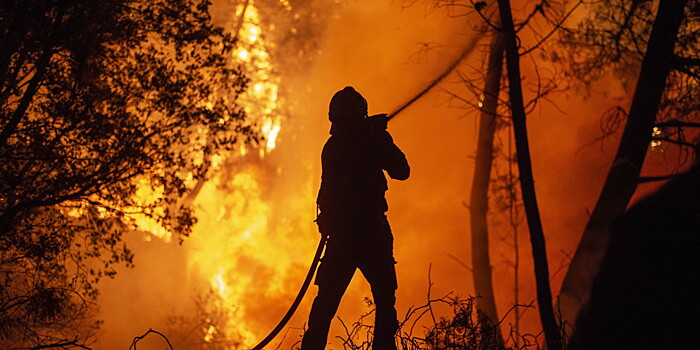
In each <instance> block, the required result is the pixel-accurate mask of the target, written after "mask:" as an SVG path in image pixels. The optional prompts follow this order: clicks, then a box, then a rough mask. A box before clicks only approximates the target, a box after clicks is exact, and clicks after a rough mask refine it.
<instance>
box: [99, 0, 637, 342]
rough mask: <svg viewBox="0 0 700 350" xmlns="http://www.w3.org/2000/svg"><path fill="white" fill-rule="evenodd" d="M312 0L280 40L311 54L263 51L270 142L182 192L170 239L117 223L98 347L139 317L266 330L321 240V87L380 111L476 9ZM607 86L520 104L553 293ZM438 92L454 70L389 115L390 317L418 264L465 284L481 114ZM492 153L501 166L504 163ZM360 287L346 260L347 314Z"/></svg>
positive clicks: (422, 74) (298, 324) (406, 296)
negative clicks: (118, 243)
mask: <svg viewBox="0 0 700 350" xmlns="http://www.w3.org/2000/svg"><path fill="white" fill-rule="evenodd" d="M310 3H311V4H312V5H313V2H310ZM292 5H293V4H292ZM318 6H319V9H318V12H317V14H316V16H320V17H321V18H324V20H323V21H325V22H324V26H323V27H322V28H320V29H319V30H318V33H315V34H316V35H317V36H316V37H313V38H296V39H294V40H295V41H292V42H293V43H298V42H302V43H303V42H304V40H314V41H315V42H316V44H315V45H313V55H314V56H313V57H314V58H313V59H312V60H311V61H309V62H310V63H309V64H308V65H304V66H303V67H301V68H300V66H299V65H294V64H292V63H289V62H290V61H294V60H292V59H291V58H290V57H275V49H277V53H278V54H279V53H280V52H285V53H288V52H292V51H293V50H289V45H291V44H289V41H288V40H290V39H289V38H288V37H285V36H279V37H277V36H275V37H272V36H270V37H268V38H267V39H269V40H270V42H268V45H271V46H270V47H271V52H272V58H273V63H275V62H287V63H286V64H280V65H279V68H278V69H276V70H275V73H276V74H278V75H279V78H280V80H279V90H280V92H279V103H280V105H282V106H283V107H282V109H283V110H284V117H283V118H282V120H281V124H280V125H281V130H280V132H279V137H278V138H277V140H276V141H277V145H276V147H275V148H274V149H272V150H271V151H269V152H268V153H266V154H265V155H264V157H260V156H259V155H258V154H257V153H255V152H251V153H249V154H247V155H245V156H240V157H232V158H231V159H228V160H226V161H223V162H222V164H221V168H220V170H219V172H218V174H219V175H217V177H216V178H215V179H212V180H211V181H209V182H208V183H207V184H206V185H205V186H204V187H203V189H202V191H201V193H200V194H199V195H198V197H197V199H196V201H195V203H194V207H195V209H196V210H197V211H196V213H197V215H198V217H199V222H198V224H197V225H196V226H195V228H194V231H193V233H192V236H191V237H190V238H187V239H185V240H184V242H183V243H182V244H181V245H180V244H178V243H177V240H174V241H170V242H168V241H166V240H163V239H161V238H159V237H155V236H153V235H150V234H148V233H144V232H140V233H133V234H131V235H129V238H128V239H129V244H130V247H131V248H132V249H133V250H134V252H135V254H136V258H135V265H136V267H135V268H133V269H122V270H121V271H120V272H119V274H118V275H117V277H116V278H115V279H114V280H109V281H104V282H102V287H101V290H102V296H101V299H100V300H101V304H100V315H99V317H100V318H101V319H103V320H104V324H103V326H102V328H103V332H102V335H101V338H100V340H99V343H98V344H99V346H97V348H100V349H125V348H128V346H129V344H130V343H131V341H132V339H133V337H134V336H137V335H141V334H143V333H144V332H145V331H146V330H148V329H149V328H153V329H156V330H159V331H162V332H164V333H166V334H168V335H169V337H172V338H173V339H174V338H178V339H183V338H186V337H187V336H191V337H194V338H197V337H198V340H199V341H200V342H201V341H204V337H205V336H206V335H207V334H209V335H210V336H212V337H214V338H213V339H219V338H216V337H217V334H218V336H221V335H227V336H228V337H229V339H230V340H231V341H232V342H231V343H229V345H231V346H232V347H233V348H236V347H238V346H240V348H248V347H250V346H252V345H253V344H254V343H256V341H258V340H259V339H261V338H262V337H264V335H265V334H266V332H267V331H269V330H271V329H272V328H273V327H274V326H275V324H276V323H277V321H278V320H279V318H280V317H281V316H282V315H283V314H284V312H285V311H286V309H287V307H288V306H289V305H290V303H291V302H292V300H293V298H294V296H295V294H296V292H297V290H298V288H299V286H300V285H301V282H302V281H303V278H304V275H305V273H306V269H307V268H308V265H309V264H310V263H311V258H312V256H313V252H314V249H315V246H316V244H317V242H318V239H319V234H318V233H317V232H316V228H315V225H314V224H313V222H312V221H313V219H314V217H315V196H316V192H317V190H318V185H319V181H320V152H321V148H322V146H323V143H324V142H325V140H326V139H327V137H328V130H329V127H330V122H329V121H328V119H327V107H328V101H329V100H330V97H331V96H332V95H333V93H335V92H336V91H337V90H339V89H342V88H343V87H344V86H346V85H351V86H354V87H355V88H356V89H357V90H358V91H359V92H361V93H362V94H363V95H364V96H365V98H366V99H367V100H368V102H369V112H370V113H371V114H374V113H387V112H391V111H393V110H395V109H396V108H397V107H398V106H399V105H400V104H401V103H403V102H405V101H407V100H408V99H410V98H411V97H413V95H415V94H416V93H417V92H418V91H420V89H422V88H423V87H424V86H425V85H426V84H428V83H429V82H430V81H432V80H433V79H435V77H437V76H438V75H439V74H440V73H442V71H443V70H444V69H445V68H446V67H448V66H449V65H450V64H451V63H452V61H453V60H454V59H456V58H457V57H458V56H459V54H460V53H461V52H462V50H463V48H464V47H465V45H467V44H468V43H469V42H471V41H472V39H473V37H474V36H480V35H482V34H480V33H478V32H475V31H474V30H473V29H472V28H474V25H476V24H478V19H477V18H476V17H473V18H472V17H469V16H465V17H451V16H449V14H448V13H446V12H443V11H440V10H432V11H427V10H426V8H427V7H425V6H422V5H420V4H419V5H414V6H412V7H408V8H402V7H401V5H400V4H398V3H385V2H377V1H371V0H356V1H349V2H343V3H340V4H338V5H337V6H336V7H333V8H330V7H328V6H326V5H324V6H323V7H321V5H318ZM215 10H216V11H217V12H216V17H215V19H216V20H217V21H221V23H227V22H226V18H227V16H230V17H234V16H235V15H236V13H235V12H236V6H233V5H231V4H229V3H225V2H223V1H221V2H217V3H216V4H215ZM305 10H306V13H311V12H313V11H308V9H305ZM292 11H293V10H292ZM261 16H263V14H262V13H261ZM265 28H267V27H266V26H263V31H264V30H265ZM291 28H293V23H292V24H291V25H290V30H291ZM263 38H265V37H264V33H263ZM487 44H488V38H484V39H483V40H481V41H480V42H479V45H480V46H478V47H477V48H476V49H475V51H474V52H473V53H472V54H471V55H470V56H469V57H468V58H467V60H466V61H465V62H463V64H462V65H461V66H460V70H463V71H468V70H470V69H473V68H474V67H477V68H478V67H481V66H482V64H481V63H480V62H481V60H482V59H483V58H484V51H485V48H484V47H483V46H485V45H487ZM285 45H287V46H285ZM295 45H296V44H295ZM283 49H284V50H283ZM307 54H309V53H308V52H307ZM275 60H276V61H275ZM305 62H306V61H305ZM285 67H287V68H288V70H285ZM523 74H524V75H525V76H526V80H527V79H530V80H532V79H535V78H534V77H535V76H534V71H533V70H532V69H531V67H529V68H528V67H527V66H525V67H524V71H523ZM254 84H255V81H251V86H252V85H254ZM618 85H619V84H616V83H614V82H606V83H600V84H596V85H594V86H593V90H592V93H590V94H589V95H588V96H587V97H586V96H582V94H577V93H573V92H569V93H567V94H559V95H556V96H552V97H551V99H552V102H553V103H543V104H541V105H540V106H539V107H538V108H536V109H535V110H534V111H533V112H532V113H531V114H530V116H529V120H528V123H529V125H528V126H529V131H530V142H531V149H532V153H533V154H532V158H533V167H534V176H535V180H536V187H537V191H538V195H539V201H540V205H541V212H542V220H543V224H544V229H545V235H546V238H547V248H548V252H549V258H550V259H549V262H550V271H552V281H553V282H552V285H553V288H554V290H553V294H554V295H556V294H557V290H558V287H559V285H560V283H561V278H562V277H563V275H564V272H565V266H566V264H567V263H568V260H567V256H569V255H571V254H573V251H574V249H575V244H576V242H577V241H578V239H579V237H580V234H581V232H582V231H583V227H584V225H585V222H586V219H587V212H586V210H587V209H590V208H592V207H593V205H594V203H595V199H596V196H597V194H598V192H599V190H600V186H601V184H602V181H603V179H604V175H605V173H606V172H607V169H608V167H609V165H610V164H609V162H610V160H611V159H612V156H613V150H614V149H615V147H616V143H617V139H615V138H612V139H610V140H608V141H606V142H604V143H602V144H600V143H594V144H592V145H588V144H591V143H593V141H594V140H595V139H596V138H597V137H598V136H600V128H599V120H600V116H601V115H602V113H603V112H604V111H605V110H607V109H608V108H610V106H612V105H614V104H622V105H623V106H626V103H625V102H624V101H626V94H625V92H624V90H623V89H622V88H621V87H620V86H618ZM447 91H449V92H452V93H455V94H464V95H468V94H469V93H468V92H467V91H466V89H465V88H464V87H463V85H462V84H461V83H460V79H459V78H458V77H457V76H456V75H455V74H452V75H450V76H449V77H448V78H447V79H446V80H445V81H444V82H443V83H441V84H440V85H439V87H437V88H436V89H433V90H432V91H431V92H430V93H429V94H427V95H426V96H424V97H423V98H422V99H420V100H419V101H418V102H416V103H415V104H413V105H412V106H411V107H409V108H408V109H407V110H405V111H404V112H403V113H402V114H400V115H399V116H398V117H396V118H395V119H394V120H393V121H392V122H391V123H390V125H389V130H390V132H391V133H392V135H393V137H394V140H395V142H396V144H397V145H399V147H401V148H402V149H403V151H404V153H405V154H406V156H407V158H408V161H409V163H410V165H411V169H412V174H411V178H410V179H409V180H407V181H405V182H396V181H390V182H389V191H388V192H387V198H388V201H389V208H390V209H389V212H388V216H389V221H390V223H391V225H392V230H393V232H394V236H395V254H396V260H397V261H398V265H397V272H398V279H399V290H398V292H397V299H398V301H397V310H398V312H399V318H402V317H403V314H405V312H406V310H407V309H408V308H409V307H410V306H413V305H421V304H424V303H425V302H426V300H427V299H426V297H427V296H426V293H427V289H428V271H429V268H430V269H431V276H430V278H431V280H432V282H433V284H434V285H433V286H432V290H431V293H432V296H433V297H436V296H437V297H440V296H443V295H445V294H446V293H448V292H450V291H454V292H455V293H457V294H459V295H461V296H468V295H473V294H474V292H473V285H472V276H471V273H470V271H469V268H470V265H471V256H470V249H471V248H470V243H469V242H470V236H469V229H468V227H469V216H468V210H467V208H466V207H465V204H464V203H465V202H467V200H468V198H469V192H470V188H469V186H470V184H471V176H472V172H473V155H474V154H475V145H476V136H475V135H476V129H477V126H478V125H477V121H476V120H477V119H476V116H477V115H478V114H477V113H475V111H474V110H470V109H468V108H466V107H464V106H462V105H460V104H459V103H457V102H456V101H455V100H454V99H453V98H452V97H450V95H449V94H448V93H447ZM584 97H585V98H584ZM554 104H556V107H555V106H554ZM500 137H501V138H502V139H503V140H506V137H507V136H506V134H505V133H502V135H500ZM586 145H588V146H586ZM498 167H499V169H500V171H504V169H505V167H506V165H505V163H502V164H500V165H498ZM499 220H500V221H499ZM493 221H494V225H493V227H492V232H491V235H492V236H491V237H492V238H491V240H492V242H493V244H492V249H491V261H492V264H493V265H494V272H493V275H494V287H495V289H496V300H497V306H498V312H499V315H504V314H505V313H506V312H507V311H508V309H509V308H510V307H511V305H512V304H513V268H512V266H511V264H512V259H513V255H514V251H513V247H512V246H511V245H510V238H508V237H509V235H511V233H510V232H508V231H507V228H506V227H505V225H504V224H503V221H502V218H499V217H498V215H496V214H494V218H493ZM498 222H500V224H498ZM520 232H521V235H520V242H521V245H520V247H519V249H520V253H521V256H522V259H523V260H522V262H521V266H520V276H521V284H520V286H519V287H520V290H521V291H520V302H521V303H525V304H527V303H529V302H530V301H533V300H534V299H535V296H534V282H533V279H532V276H533V272H532V264H531V261H530V258H529V257H530V246H529V243H528V236H527V235H526V230H525V228H524V227H521V230H520ZM499 237H505V238H504V239H499ZM315 292H316V289H315V287H314V286H312V287H311V288H310V290H309V292H308V295H307V297H306V298H305V301H304V302H303V304H302V305H301V307H300V309H299V310H298V311H297V314H296V315H295V316H294V317H293V318H292V320H291V321H290V323H289V327H291V328H290V330H289V331H288V333H287V335H286V338H285V340H284V343H283V345H282V347H281V348H282V349H286V348H290V347H291V346H292V344H293V343H295V342H296V341H298V340H299V339H300V336H301V334H302V331H301V328H302V327H303V325H304V322H306V317H307V316H308V310H309V307H310V303H311V300H312V298H313V295H314V294H315ZM365 297H371V293H370V291H369V286H368V285H367V283H366V281H364V279H362V278H361V274H359V273H358V274H356V276H355V278H354V280H353V282H352V283H351V285H350V287H349V288H348V291H347V293H346V295H345V297H344V299H343V302H342V303H341V306H340V310H339V312H338V316H339V317H340V318H342V319H343V321H344V322H345V323H346V324H349V323H352V322H354V321H355V320H357V319H358V317H359V316H361V315H362V314H364V313H366V312H368V311H369V310H370V308H369V307H368V306H367V305H366V303H365V302H364V301H363V299H364V298H365ZM438 311H439V312H443V313H444V312H446V311H447V310H438ZM207 315H208V316H207ZM523 320H524V321H523V327H524V328H523V330H522V331H523V332H530V333H537V332H538V329H539V321H538V319H537V313H536V312H535V311H534V310H531V309H528V311H525V314H524V316H523ZM506 322H507V323H508V322H510V323H512V322H513V321H512V319H507V320H506ZM211 326H213V327H214V328H213V329H214V331H212V330H211V328H210V327H211ZM168 332H171V333H168ZM187 332H189V333H187ZM173 333H178V334H173ZM180 333H183V334H186V335H182V334H180ZM342 333H343V328H342V326H341V325H340V323H339V322H337V321H334V323H333V326H332V328H331V337H330V339H329V340H330V341H331V344H332V345H331V346H330V347H329V348H336V349H337V348H339V347H340V345H339V344H341V343H340V341H339V340H338V339H336V338H335V335H340V334H342ZM171 334H172V335H171ZM195 336H197V337H195ZM194 338H193V339H194ZM280 340H281V337H278V338H277V339H276V340H275V341H274V342H273V344H274V343H277V342H279V341H280ZM238 341H240V342H242V343H240V344H238V343H237V342H238ZM183 343H184V341H183ZM142 344H143V345H142ZM192 344H194V343H192ZM149 346H152V347H153V348H162V341H160V340H159V339H157V338H156V337H149V339H148V340H147V341H144V342H142V343H139V348H142V347H143V348H146V349H147V348H149Z"/></svg>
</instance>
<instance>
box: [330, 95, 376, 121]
mask: <svg viewBox="0 0 700 350" xmlns="http://www.w3.org/2000/svg"><path fill="white" fill-rule="evenodd" d="M366 115H367V100H365V98H364V97H362V95H360V93H359V92H357V91H356V90H355V88H353V87H352V86H346V87H345V88H344V89H342V90H340V91H338V92H336V93H335V95H333V98H331V103H330V106H328V119H330V120H331V122H334V123H335V122H343V121H352V120H358V119H361V118H363V117H365V116H366Z"/></svg>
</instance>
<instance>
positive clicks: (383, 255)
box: [359, 219, 398, 350]
mask: <svg viewBox="0 0 700 350" xmlns="http://www.w3.org/2000/svg"><path fill="white" fill-rule="evenodd" d="M382 226H383V227H382V229H381V231H380V232H379V238H378V239H377V240H376V241H375V242H373V243H374V244H375V245H374V246H373V247H371V248H369V249H368V254H367V255H365V259H363V261H362V262H361V264H360V266H359V267H360V270H361V271H362V274H363V275H364V276H365V278H366V279H367V281H368V282H369V284H370V286H371V288H372V297H373V298H374V303H375V306H376V312H375V319H374V342H373V344H372V347H373V349H375V350H395V349H396V343H395V340H394V336H395V334H396V331H397V330H398V321H397V318H396V308H395V304H396V289H397V288H398V284H397V282H396V268H395V266H394V264H395V261H394V254H393V238H392V236H391V230H390V229H389V224H388V222H386V219H384V220H383V222H382Z"/></svg>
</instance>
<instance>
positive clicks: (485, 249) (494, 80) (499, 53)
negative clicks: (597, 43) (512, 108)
mask: <svg viewBox="0 0 700 350" xmlns="http://www.w3.org/2000/svg"><path fill="white" fill-rule="evenodd" d="M491 40H492V41H491V46H490V49H489V60H488V71H487V73H486V82H485V86H484V94H483V101H482V103H483V104H482V106H481V115H480V117H479V136H478V141H477V145H476V159H475V162H474V177H473V179H472V190H471V196H470V198H469V214H470V217H471V221H470V225H471V233H472V267H473V269H474V274H473V276H474V289H475V290H476V295H478V296H479V297H480V298H479V299H478V302H477V310H478V311H479V316H480V317H482V316H484V317H485V318H487V319H488V320H489V321H490V322H491V323H493V324H496V323H498V321H499V319H498V313H497V312H496V299H495V298H494V295H493V282H492V278H491V261H490V258H489V234H488V226H487V214H488V209H489V208H488V201H489V197H488V194H489V181H490V180H491V164H492V162H493V139H494V132H495V130H496V111H497V107H498V93H499V91H500V86H501V74H502V72H503V40H502V36H501V33H495V34H494V36H493V38H492V39H491Z"/></svg>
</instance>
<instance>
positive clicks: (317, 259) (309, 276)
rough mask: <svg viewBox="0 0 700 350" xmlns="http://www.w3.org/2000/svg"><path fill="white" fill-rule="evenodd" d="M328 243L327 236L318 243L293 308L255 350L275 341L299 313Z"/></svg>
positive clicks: (290, 308)
mask: <svg viewBox="0 0 700 350" xmlns="http://www.w3.org/2000/svg"><path fill="white" fill-rule="evenodd" d="M326 241H328V236H327V235H325V234H324V235H321V240H320V241H319V242H318V248H316V254H314V260H313V262H312V263H311V266H310V267H309V272H307V273H306V278H305V279H304V283H303V284H302V285H301V289H299V293H298V294H297V297H296V298H295V299H294V302H293V303H292V306H290V307H289V310H287V313H286V314H284V317H282V319H281V320H280V321H279V323H277V326H276V327H275V328H274V329H273V330H272V331H271V332H270V334H268V335H267V337H265V339H263V340H262V341H261V342H260V343H259V344H258V345H256V346H255V347H254V348H253V350H262V349H263V348H264V347H265V345H267V343H269V342H270V341H272V339H274V338H275V337H276V336H277V334H278V333H279V332H280V331H281V330H282V328H284V326H285V325H286V324H287V322H289V319H290V318H292V315H294V312H296V311H297V308H298V307H299V304H301V300H302V299H304V295H305V294H306V290H307V289H309V285H310V284H311V280H312V279H313V278H314V274H315V273H316V268H318V264H319V263H320V262H321V254H322V253H323V249H324V248H325V247H326Z"/></svg>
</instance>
